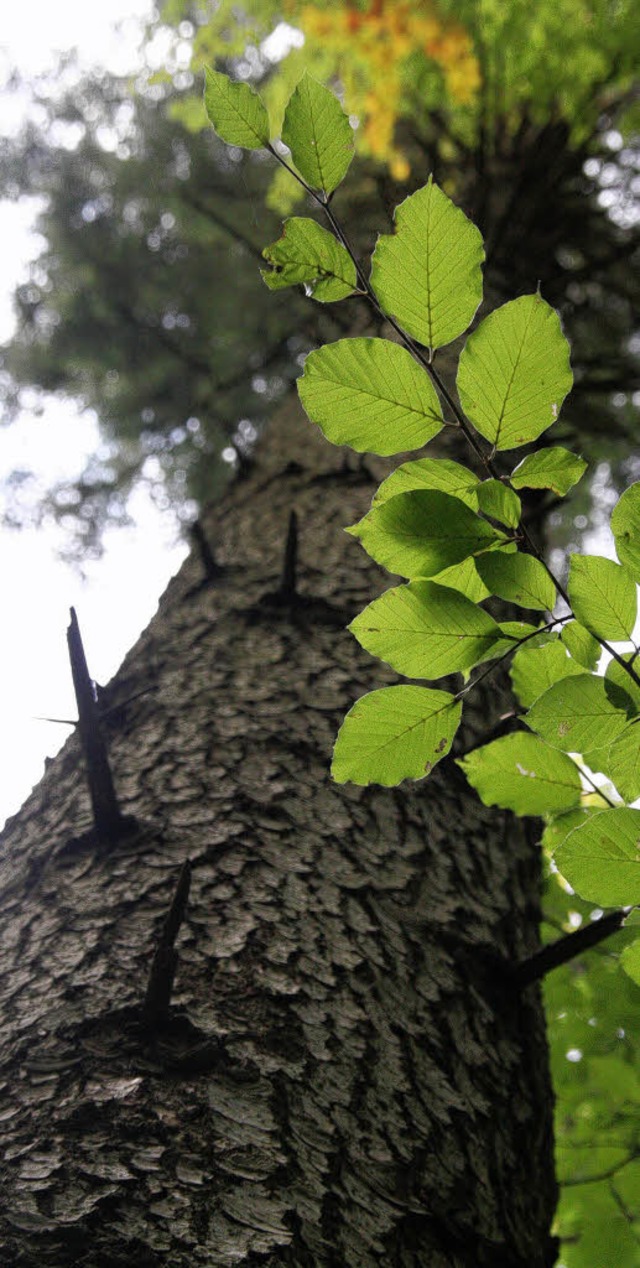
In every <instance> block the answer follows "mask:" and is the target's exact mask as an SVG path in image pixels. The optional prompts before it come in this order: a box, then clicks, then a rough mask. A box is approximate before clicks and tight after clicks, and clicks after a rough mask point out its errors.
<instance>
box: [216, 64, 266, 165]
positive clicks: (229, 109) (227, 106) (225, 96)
mask: <svg viewBox="0 0 640 1268" xmlns="http://www.w3.org/2000/svg"><path fill="white" fill-rule="evenodd" d="M204 74H205V89H204V105H205V110H206V112H207V115H208V117H209V122H210V123H212V124H213V127H214V128H215V130H216V132H217V133H218V136H219V137H220V138H221V139H222V140H223V141H226V143H227V145H239V146H241V148H242V149H244V150H259V149H261V148H262V146H263V145H267V143H268V141H269V116H268V114H267V110H266V106H265V104H264V102H263V101H262V99H261V97H259V96H258V94H257V92H255V90H254V89H253V88H251V87H250V86H249V84H243V83H236V82H235V81H234V80H233V79H229V76H228V75H223V74H222V73H221V72H220V71H217V70H211V69H210V67H208V66H207V67H205V72H204Z"/></svg>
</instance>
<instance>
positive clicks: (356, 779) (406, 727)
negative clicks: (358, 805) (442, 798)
mask: <svg viewBox="0 0 640 1268" xmlns="http://www.w3.org/2000/svg"><path fill="white" fill-rule="evenodd" d="M461 714H462V705H461V704H460V702H459V701H456V700H455V698H454V696H452V695H450V694H449V692H447V691H433V690H431V689H429V688H426V687H411V686H400V687H383V688H382V689H381V690H380V691H371V692H370V693H369V695H366V696H362V698H361V699H360V700H358V701H357V702H356V704H354V706H353V708H352V709H350V711H349V713H348V714H347V716H346V718H345V720H344V722H343V724H342V726H341V728H340V731H339V732H338V738H337V740H336V746H335V750H334V754H333V764H332V767H331V772H332V774H333V778H334V779H335V780H336V781H337V783H339V784H344V783H346V782H347V780H350V781H351V783H353V784H384V785H385V786H386V787H388V786H389V785H392V784H399V783H400V782H401V781H402V780H403V779H423V778H424V776H425V775H429V774H430V772H431V771H432V770H433V767H434V766H435V765H436V763H437V762H439V761H441V760H442V758H443V757H446V755H447V753H448V752H449V749H450V748H451V744H452V742H453V737H454V735H455V733H456V731H457V729H458V726H459V725H460V717H461Z"/></svg>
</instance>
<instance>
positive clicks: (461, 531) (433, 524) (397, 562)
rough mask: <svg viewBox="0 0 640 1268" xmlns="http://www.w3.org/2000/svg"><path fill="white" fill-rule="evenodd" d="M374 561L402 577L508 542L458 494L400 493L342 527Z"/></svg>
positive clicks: (440, 567)
mask: <svg viewBox="0 0 640 1268" xmlns="http://www.w3.org/2000/svg"><path fill="white" fill-rule="evenodd" d="M346 531H347V532H348V533H351V534H352V535H353V536H354V537H357V538H359V540H360V541H361V543H362V545H363V547H364V549H365V550H366V551H367V553H368V554H369V555H371V558H372V559H375V560H376V562H377V563H379V564H383V565H384V567H385V568H388V569H389V571H390V572H397V573H398V574H399V575H400V576H401V577H410V578H413V577H432V576H433V575H434V574H435V573H436V572H442V570H443V568H448V567H450V565H451V564H458V563H461V561H462V560H463V559H466V558H467V557H468V556H469V555H476V554H479V553H480V552H481V551H484V550H488V549H489V548H490V547H492V546H498V545H500V543H501V542H504V541H506V538H505V537H504V534H502V533H500V532H499V531H498V530H497V529H494V528H492V527H491V525H490V524H488V523H487V521H486V520H482V519H480V518H479V516H478V515H475V514H474V512H473V511H472V510H471V509H470V508H469V507H468V506H465V505H464V503H463V502H460V501H459V500H458V498H453V497H449V495H448V494H447V493H440V492H439V491H437V490H433V491H432V490H428V489H424V490H422V489H416V490H414V491H412V492H410V493H401V494H399V495H398V496H397V497H394V498H390V499H389V501H388V502H383V503H382V504H381V505H376V506H373V507H372V508H371V510H370V511H369V513H368V515H365V516H364V518H363V519H361V520H360V522H359V523H358V524H354V525H353V527H351V528H348V529H347V530H346Z"/></svg>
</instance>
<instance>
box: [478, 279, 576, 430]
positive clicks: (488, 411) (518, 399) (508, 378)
mask: <svg viewBox="0 0 640 1268" xmlns="http://www.w3.org/2000/svg"><path fill="white" fill-rule="evenodd" d="M572 381H573V379H572V374H571V368H570V365H569V345H568V343H567V340H566V339H565V337H564V335H563V333H562V329H561V326H560V318H559V317H558V314H557V313H556V312H555V310H554V309H553V308H551V307H550V306H549V304H547V303H545V301H544V300H543V299H542V298H541V296H540V295H522V296H521V297H520V299H514V300H511V302H510V303H508V304H503V305H502V307H501V308H498V309H496V311H495V312H493V313H491V314H490V315H489V316H488V317H485V319H484V321H482V322H481V323H480V325H479V326H478V328H477V330H475V331H474V333H473V334H472V335H470V336H469V338H468V339H467V342H466V344H465V346H464V348H463V350H462V352H461V354H460V361H459V363H458V376H457V385H458V394H459V396H460V400H461V402H462V407H463V409H464V410H465V412H466V414H467V416H468V417H469V418H470V419H471V422H472V423H473V424H474V426H475V427H476V428H477V429H478V431H479V432H480V434H481V435H482V436H485V437H486V439H487V440H489V441H491V443H492V444H493V445H494V446H495V448H496V449H514V448H516V447H517V446H518V445H526V444H529V443H530V442H531V441H532V440H535V439H536V438H537V437H538V436H540V435H541V433H542V432H543V431H546V429H547V427H550V426H551V424H552V423H554V422H555V420H556V419H557V417H558V414H559V412H560V408H561V406H562V402H563V401H564V398H565V396H566V395H567V393H568V392H569V391H570V389H571V384H572Z"/></svg>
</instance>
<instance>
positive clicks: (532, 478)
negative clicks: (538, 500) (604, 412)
mask: <svg viewBox="0 0 640 1268" xmlns="http://www.w3.org/2000/svg"><path fill="white" fill-rule="evenodd" d="M586 469H587V463H586V462H585V461H584V458H579V457H578V455H577V454H575V453H571V451H570V450H569V449H563V448H562V447H561V446H560V445H554V446H553V448H550V449H538V450H537V452H536V453H530V454H527V457H526V458H523V459H522V462H520V463H518V466H517V467H516V469H515V471H513V472H512V473H511V477H510V479H511V484H512V485H513V487H514V489H553V491H554V493H558V494H559V496H560V497H564V496H565V493H568V492H569V489H571V488H573V486H574V484H577V483H578V480H580V479H581V478H582V476H583V475H584V473H585V471H586Z"/></svg>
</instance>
